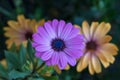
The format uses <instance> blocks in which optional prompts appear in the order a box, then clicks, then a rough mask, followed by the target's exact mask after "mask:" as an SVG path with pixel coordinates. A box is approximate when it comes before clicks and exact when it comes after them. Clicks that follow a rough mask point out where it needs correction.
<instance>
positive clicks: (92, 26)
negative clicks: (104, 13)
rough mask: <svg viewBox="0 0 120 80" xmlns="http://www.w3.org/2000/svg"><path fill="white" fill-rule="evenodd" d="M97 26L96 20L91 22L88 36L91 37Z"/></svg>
mask: <svg viewBox="0 0 120 80" xmlns="http://www.w3.org/2000/svg"><path fill="white" fill-rule="evenodd" d="M97 26H98V22H92V24H91V28H90V37H93V35H94V33H95V30H96V28H97Z"/></svg>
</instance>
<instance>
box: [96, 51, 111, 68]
mask: <svg viewBox="0 0 120 80" xmlns="http://www.w3.org/2000/svg"><path fill="white" fill-rule="evenodd" d="M96 55H97V57H98V58H99V60H100V61H101V63H102V64H103V66H104V67H105V68H107V67H108V66H109V65H110V63H109V62H108V61H107V59H106V58H105V57H104V55H102V53H100V52H96Z"/></svg>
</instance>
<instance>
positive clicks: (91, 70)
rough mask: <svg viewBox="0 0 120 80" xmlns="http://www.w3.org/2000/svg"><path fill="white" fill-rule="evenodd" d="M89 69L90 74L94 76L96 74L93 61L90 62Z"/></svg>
mask: <svg viewBox="0 0 120 80" xmlns="http://www.w3.org/2000/svg"><path fill="white" fill-rule="evenodd" d="M88 69H89V72H90V74H91V75H93V74H94V73H95V71H94V69H93V65H92V61H91V60H90V61H89V66H88Z"/></svg>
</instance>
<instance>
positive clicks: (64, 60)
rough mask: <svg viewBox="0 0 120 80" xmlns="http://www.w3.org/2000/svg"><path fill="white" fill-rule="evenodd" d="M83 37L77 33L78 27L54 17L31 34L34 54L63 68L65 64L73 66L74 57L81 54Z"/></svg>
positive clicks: (50, 63) (49, 63) (74, 62)
mask: <svg viewBox="0 0 120 80" xmlns="http://www.w3.org/2000/svg"><path fill="white" fill-rule="evenodd" d="M83 39H84V37H83V35H81V34H79V28H75V27H74V26H73V25H72V24H71V23H65V21H63V20H60V21H58V20H56V19H54V20H53V21H51V22H45V24H44V26H43V27H38V31H37V33H35V34H33V41H34V42H33V44H32V45H33V47H35V50H36V54H35V56H36V57H38V58H41V59H42V60H44V61H45V62H46V64H47V65H52V66H55V65H58V67H59V68H60V69H64V68H65V67H66V66H67V64H70V65H72V66H74V65H75V64H76V59H77V58H80V56H82V54H83V53H82V49H83V48H84V40H83Z"/></svg>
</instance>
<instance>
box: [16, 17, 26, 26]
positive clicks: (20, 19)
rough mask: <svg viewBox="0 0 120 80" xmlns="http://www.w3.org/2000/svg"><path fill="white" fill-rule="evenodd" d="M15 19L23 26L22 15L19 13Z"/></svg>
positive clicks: (23, 18) (23, 19)
mask: <svg viewBox="0 0 120 80" xmlns="http://www.w3.org/2000/svg"><path fill="white" fill-rule="evenodd" d="M17 19H18V22H19V23H20V24H21V25H22V26H21V27H23V25H24V24H25V17H24V15H19V16H18V17H17Z"/></svg>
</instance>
